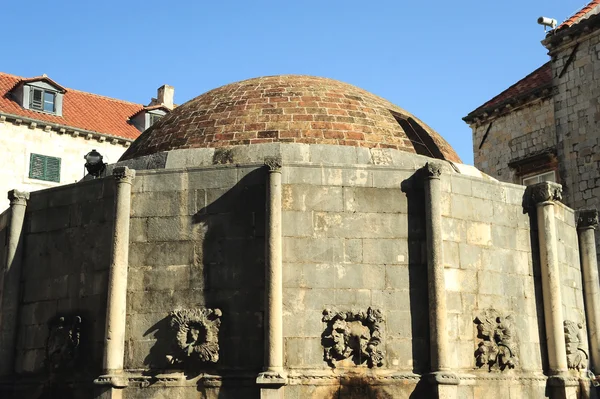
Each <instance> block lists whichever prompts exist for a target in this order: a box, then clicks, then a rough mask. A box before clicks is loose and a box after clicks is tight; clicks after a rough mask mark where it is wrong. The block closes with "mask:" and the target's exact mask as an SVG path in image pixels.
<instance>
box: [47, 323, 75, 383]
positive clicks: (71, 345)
mask: <svg viewBox="0 0 600 399" xmlns="http://www.w3.org/2000/svg"><path fill="white" fill-rule="evenodd" d="M49 328H50V332H49V334H48V339H47V340H46V364H47V366H48V367H49V369H50V372H60V371H65V370H71V369H73V368H74V367H75V364H76V362H77V358H78V357H79V345H80V329H81V317H79V316H72V317H66V316H65V317H58V318H57V319H55V320H54V321H52V322H50V323H49Z"/></svg>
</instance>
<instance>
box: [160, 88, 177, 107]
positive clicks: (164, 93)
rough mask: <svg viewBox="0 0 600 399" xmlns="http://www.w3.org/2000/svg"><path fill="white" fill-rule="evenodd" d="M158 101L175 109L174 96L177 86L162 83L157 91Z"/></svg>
mask: <svg viewBox="0 0 600 399" xmlns="http://www.w3.org/2000/svg"><path fill="white" fill-rule="evenodd" d="M156 93H157V94H156V97H157V99H156V100H157V101H156V102H157V103H158V104H163V105H164V106H165V107H167V108H169V109H173V97H174V96H175V88H174V87H173V86H169V85H162V86H160V87H159V88H158V90H157V91H156Z"/></svg>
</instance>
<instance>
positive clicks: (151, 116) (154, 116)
mask: <svg viewBox="0 0 600 399" xmlns="http://www.w3.org/2000/svg"><path fill="white" fill-rule="evenodd" d="M163 116H164V114H163V115H160V114H154V113H150V112H149V113H148V118H149V119H148V127H150V126H152V125H154V124H155V123H156V122H158V121H159V119H160V118H162V117H163Z"/></svg>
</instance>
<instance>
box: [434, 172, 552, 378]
mask: <svg viewBox="0 0 600 399" xmlns="http://www.w3.org/2000/svg"><path fill="white" fill-rule="evenodd" d="M444 183H445V185H444V188H445V196H444V199H445V201H444V203H443V204H444V211H443V229H444V230H443V234H444V236H443V239H444V262H445V266H446V290H447V300H448V313H449V314H448V318H449V338H450V339H451V342H452V344H451V347H452V348H454V358H453V360H454V362H455V364H454V367H456V368H458V369H461V370H464V371H467V370H473V369H477V366H476V363H475V357H474V356H473V351H474V349H475V348H476V346H474V345H476V344H477V343H478V342H479V341H480V339H479V338H478V337H477V329H476V328H475V327H476V325H475V324H474V319H475V317H476V316H478V315H481V314H483V313H484V312H485V311H486V310H487V309H490V308H493V309H495V310H497V311H499V312H500V313H501V314H502V315H503V316H505V317H507V316H509V315H512V318H513V323H514V327H513V328H512V333H513V334H515V335H516V336H518V338H517V339H518V342H519V344H518V352H519V353H520V360H521V361H520V365H519V368H518V370H519V371H523V372H541V371H542V358H543V356H544V355H543V352H544V351H545V348H544V347H543V345H541V343H543V340H541V339H540V334H542V332H541V331H542V330H543V314H542V309H543V308H542V307H541V304H542V298H541V292H540V290H541V282H540V277H539V264H536V265H534V256H533V253H537V252H538V249H537V248H535V247H534V248H533V250H532V245H531V243H532V238H533V239H534V241H533V242H534V243H536V241H537V240H535V236H534V237H532V233H531V230H530V220H529V215H528V214H525V213H524V212H523V206H522V202H523V194H524V187H521V186H515V185H509V184H502V183H490V182H485V181H482V180H481V179H473V178H468V177H463V176H459V175H452V176H449V177H446V178H445V179H444ZM536 304H537V305H536ZM480 370H481V371H482V372H487V369H486V367H485V366H484V367H482V368H481V369H480Z"/></svg>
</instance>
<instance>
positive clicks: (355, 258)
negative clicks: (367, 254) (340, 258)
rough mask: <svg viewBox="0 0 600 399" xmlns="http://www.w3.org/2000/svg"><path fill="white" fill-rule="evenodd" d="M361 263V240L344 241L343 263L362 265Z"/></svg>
mask: <svg viewBox="0 0 600 399" xmlns="http://www.w3.org/2000/svg"><path fill="white" fill-rule="evenodd" d="M362 262H363V240H361V239H358V238H357V239H354V238H351V239H347V240H344V263H362Z"/></svg>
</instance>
